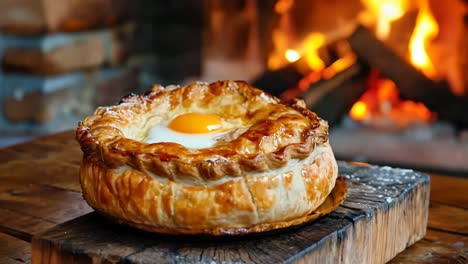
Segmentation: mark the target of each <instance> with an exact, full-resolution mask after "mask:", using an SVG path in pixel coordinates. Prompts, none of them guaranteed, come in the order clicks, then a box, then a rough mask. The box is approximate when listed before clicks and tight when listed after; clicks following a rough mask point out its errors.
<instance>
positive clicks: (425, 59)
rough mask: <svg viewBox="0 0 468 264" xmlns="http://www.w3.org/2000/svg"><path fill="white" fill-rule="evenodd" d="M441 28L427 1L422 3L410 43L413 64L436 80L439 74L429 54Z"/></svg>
mask: <svg viewBox="0 0 468 264" xmlns="http://www.w3.org/2000/svg"><path fill="white" fill-rule="evenodd" d="M438 32H439V27H438V25H437V22H436V21H435V19H434V17H433V16H432V14H431V11H430V9H429V4H428V2H427V0H424V1H422V2H421V8H420V10H419V13H418V18H417V20H416V26H415V28H414V31H413V34H412V35H411V39H410V43H409V51H410V59H411V63H412V64H413V65H414V66H415V67H416V68H418V69H420V70H421V71H422V72H423V73H424V74H425V75H426V76H428V77H430V78H435V77H436V76H437V72H436V70H435V68H434V65H433V64H432V61H431V59H430V57H429V55H428V53H427V49H426V48H427V45H428V43H429V42H430V41H431V40H432V39H433V38H434V37H435V36H437V34H438Z"/></svg>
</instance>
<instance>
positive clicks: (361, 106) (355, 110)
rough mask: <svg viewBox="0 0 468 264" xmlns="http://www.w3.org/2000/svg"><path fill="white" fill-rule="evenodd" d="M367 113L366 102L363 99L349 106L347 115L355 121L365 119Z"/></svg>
mask: <svg viewBox="0 0 468 264" xmlns="http://www.w3.org/2000/svg"><path fill="white" fill-rule="evenodd" d="M368 113H369V109H368V108H367V104H366V103H364V102H363V101H358V102H356V103H355V104H354V105H353V107H351V110H350V112H349V115H350V116H351V118H352V119H354V120H356V121H362V120H364V119H366V117H367V115H368Z"/></svg>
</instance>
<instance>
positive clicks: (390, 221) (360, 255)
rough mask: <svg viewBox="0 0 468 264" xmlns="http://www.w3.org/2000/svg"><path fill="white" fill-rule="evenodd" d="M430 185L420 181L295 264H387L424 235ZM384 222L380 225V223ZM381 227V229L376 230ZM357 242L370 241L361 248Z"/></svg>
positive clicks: (339, 231)
mask: <svg viewBox="0 0 468 264" xmlns="http://www.w3.org/2000/svg"><path fill="white" fill-rule="evenodd" d="M429 194H430V182H429V180H427V181H420V182H419V183H418V184H417V185H416V186H415V188H413V189H412V190H411V191H409V192H407V193H404V194H402V195H400V197H398V198H395V199H394V201H393V202H392V203H391V204H390V206H389V208H387V209H378V210H377V212H376V213H375V214H374V215H373V216H371V217H370V218H361V219H359V220H357V221H356V222H354V223H353V224H352V225H350V226H347V227H345V228H343V230H338V231H337V232H335V233H334V234H333V236H331V237H328V238H327V241H325V243H323V244H321V245H320V247H319V248H317V249H316V250H314V251H312V252H310V253H308V254H306V255H304V256H303V257H302V258H300V259H298V260H296V261H294V263H297V264H306V263H386V262H388V261H390V260H391V259H392V258H394V257H395V256H397V255H398V254H399V253H401V252H402V251H403V250H405V249H406V248H408V247H410V246H411V245H413V244H414V243H416V242H417V241H419V240H421V239H422V238H424V236H425V235H426V229H427V223H428V215H429ZM382 223H383V224H382ZM379 226H380V229H378V227H379ZM357 241H371V242H370V243H369V242H367V243H366V244H368V245H370V247H364V248H363V247H362V243H359V242H357Z"/></svg>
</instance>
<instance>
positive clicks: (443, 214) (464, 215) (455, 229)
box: [429, 202, 468, 236]
mask: <svg viewBox="0 0 468 264" xmlns="http://www.w3.org/2000/svg"><path fill="white" fill-rule="evenodd" d="M429 210H430V212H431V214H430V216H429V226H430V227H431V228H434V229H437V230H442V231H446V232H451V233H457V234H460V235H465V236H468V210H467V209H463V208H458V207H451V206H447V205H443V204H438V203H435V202H431V204H430V207H429Z"/></svg>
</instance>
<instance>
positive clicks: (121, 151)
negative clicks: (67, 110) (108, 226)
mask: <svg viewBox="0 0 468 264" xmlns="http://www.w3.org/2000/svg"><path fill="white" fill-rule="evenodd" d="M76 138H77V140H78V142H79V143H80V145H81V148H82V150H83V153H84V155H83V162H82V164H81V169H80V182H81V186H82V189H83V195H84V198H85V199H86V201H87V202H88V203H89V205H90V206H91V207H93V208H94V209H95V210H97V211H98V212H100V213H103V214H104V215H106V216H109V217H111V218H113V219H115V220H117V221H119V222H122V223H126V224H129V225H131V226H134V227H137V228H140V229H144V230H148V231H153V232H160V233H171V234H212V235H222V234H245V233H255V232H263V231H268V230H273V229H277V228H283V227H288V226H292V225H297V224H300V223H303V222H306V221H309V220H311V219H314V218H316V217H318V216H320V215H323V214H325V213H328V212H330V211H331V210H333V209H335V208H336V207H337V206H338V205H339V204H340V203H341V202H342V201H343V199H344V196H345V193H346V187H345V184H344V182H343V181H342V180H340V179H339V180H337V175H338V169H337V164H336V161H335V158H334V156H333V152H332V149H331V148H330V145H329V143H328V126H327V123H326V122H325V121H324V120H321V119H320V118H318V117H317V115H316V114H315V113H313V112H311V111H309V110H308V109H306V108H305V106H304V104H303V102H302V101H300V100H295V101H293V102H291V103H285V102H281V101H280V100H279V99H278V98H276V97H273V96H271V95H269V94H267V93H265V92H263V91H261V90H259V89H256V88H253V87H251V86H250V85H249V84H247V83H246V82H242V81H218V82H215V83H211V84H207V83H201V82H195V83H192V84H190V85H187V86H168V87H165V88H164V87H162V86H160V85H155V86H153V87H152V89H151V91H149V92H148V93H146V94H144V95H129V96H126V97H124V98H123V99H122V100H121V102H120V103H119V104H118V105H116V106H110V107H100V108H98V109H97V110H96V112H95V114H94V115H92V116H89V117H87V118H86V119H85V120H84V121H83V122H80V123H79V125H78V128H77V131H76ZM332 190H333V192H332Z"/></svg>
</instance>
